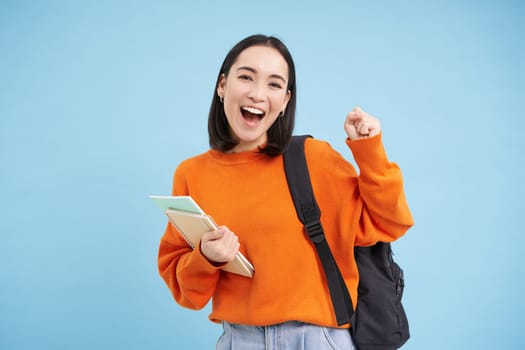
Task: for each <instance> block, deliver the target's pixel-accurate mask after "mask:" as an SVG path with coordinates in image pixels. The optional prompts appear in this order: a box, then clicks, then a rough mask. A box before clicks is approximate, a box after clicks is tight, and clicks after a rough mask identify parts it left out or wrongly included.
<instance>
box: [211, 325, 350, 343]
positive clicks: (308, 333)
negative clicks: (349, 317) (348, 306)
mask: <svg viewBox="0 0 525 350" xmlns="http://www.w3.org/2000/svg"><path fill="white" fill-rule="evenodd" d="M222 326H223V328H224V332H223V334H222V335H221V337H220V338H219V340H218V341H217V347H216V350H343V349H344V350H353V349H354V345H353V342H352V338H351V337H350V332H349V331H348V329H340V328H328V327H321V326H315V325H312V324H308V323H303V322H296V321H290V322H285V323H280V324H276V325H272V326H265V327H258V326H244V325H239V324H233V323H228V322H223V323H222Z"/></svg>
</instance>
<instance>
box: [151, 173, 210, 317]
mask: <svg viewBox="0 0 525 350" xmlns="http://www.w3.org/2000/svg"><path fill="white" fill-rule="evenodd" d="M185 175H186V174H185V171H184V167H183V166H182V164H181V166H180V167H179V168H178V169H177V171H176V172H175V176H174V181H173V190H172V194H173V195H174V196H175V195H187V194H188V189H187V186H186V183H185V180H184V179H185ZM158 268H159V273H160V275H161V277H162V279H163V280H164V281H165V282H166V284H167V285H168V287H169V289H170V291H171V293H172V294H173V297H174V298H175V300H176V301H177V303H179V304H180V305H182V306H184V307H187V308H190V309H195V310H198V309H202V308H203V307H204V306H206V304H207V303H208V301H209V300H210V299H211V297H212V295H213V294H214V292H215V288H216V285H217V281H218V279H219V275H220V271H219V268H220V267H217V266H214V265H212V264H211V263H210V262H209V261H208V260H207V259H206V258H205V257H204V255H203V254H202V253H201V251H200V248H195V250H192V249H191V248H190V247H189V246H188V244H187V243H186V241H185V240H184V239H183V238H182V236H181V235H180V234H179V233H178V231H177V229H176V228H175V227H174V226H173V225H171V223H168V224H167V227H166V230H165V232H164V235H163V236H162V238H161V241H160V246H159V252H158Z"/></svg>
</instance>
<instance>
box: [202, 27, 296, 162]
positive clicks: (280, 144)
mask: <svg viewBox="0 0 525 350" xmlns="http://www.w3.org/2000/svg"><path fill="white" fill-rule="evenodd" d="M252 46H268V47H273V48H274V49H276V50H277V51H279V53H280V54H281V55H282V56H283V58H284V60H285V61H286V63H287V64H288V89H287V90H289V91H290V94H291V96H290V101H288V105H287V107H286V110H285V112H284V115H282V116H280V117H278V118H277V119H276V121H275V122H274V123H273V125H272V126H271V127H270V128H269V129H268V132H267V134H268V140H267V144H266V146H265V147H261V148H260V149H259V151H260V152H262V153H265V154H267V155H269V156H272V157H273V156H277V155H279V154H281V153H282V152H283V150H284V148H285V147H286V145H287V144H288V142H289V141H290V138H291V136H292V132H293V128H294V125H295V104H296V96H297V93H296V83H295V65H294V62H293V59H292V55H291V54H290V52H289V51H288V49H287V48H286V46H285V45H284V44H283V43H282V42H281V41H280V40H279V39H277V38H275V37H273V36H266V35H261V34H256V35H252V36H249V37H247V38H245V39H243V40H241V41H240V42H239V43H237V44H236V45H235V46H234V47H233V48H232V49H231V50H230V52H228V54H227V55H226V57H225V58H224V62H223V63H222V66H221V69H220V71H219V75H218V76H217V82H216V83H215V88H214V89H213V98H212V101H211V106H210V113H209V114H208V136H209V142H210V147H211V148H212V149H216V150H219V151H222V152H227V151H229V150H231V149H232V148H234V147H235V146H236V145H237V144H238V142H237V140H235V138H234V136H233V135H232V133H231V131H230V126H229V124H228V120H227V119H226V114H225V113H224V106H223V104H222V102H221V101H220V99H219V96H218V95H217V87H218V86H219V81H220V79H221V75H222V74H224V75H225V76H228V74H229V73H230V69H231V67H232V65H233V64H234V63H235V61H236V60H237V57H239V55H240V54H241V52H243V51H244V50H246V49H247V48H249V47H252Z"/></svg>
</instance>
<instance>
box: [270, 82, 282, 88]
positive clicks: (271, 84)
mask: <svg viewBox="0 0 525 350" xmlns="http://www.w3.org/2000/svg"><path fill="white" fill-rule="evenodd" d="M270 86H271V87H273V88H275V89H282V88H283V87H282V86H281V84H279V83H270Z"/></svg>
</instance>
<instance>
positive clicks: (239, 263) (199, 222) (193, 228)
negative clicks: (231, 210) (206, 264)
mask: <svg viewBox="0 0 525 350" xmlns="http://www.w3.org/2000/svg"><path fill="white" fill-rule="evenodd" d="M150 198H151V199H153V200H154V201H155V203H157V205H158V206H159V207H160V208H161V209H162V210H164V213H165V214H166V215H167V216H168V218H169V220H170V222H171V223H172V225H173V226H175V228H177V231H179V233H180V234H181V235H182V236H183V237H184V239H185V240H186V242H187V243H188V245H189V246H190V247H191V248H192V249H194V248H195V247H197V246H198V244H199V242H200V240H201V237H202V235H203V234H204V233H206V232H209V231H213V230H217V229H218V226H217V224H216V223H215V222H214V221H213V219H212V218H211V217H210V216H209V215H207V214H205V213H204V211H203V210H202V209H201V208H200V207H199V206H198V205H197V203H195V201H194V200H193V199H192V198H191V197H189V196H150ZM221 269H222V270H224V271H227V272H232V273H236V274H239V275H243V276H246V277H253V273H254V268H253V266H252V264H251V263H250V262H249V261H248V259H246V258H245V257H244V255H242V254H241V252H238V253H237V255H236V256H235V259H234V260H232V261H230V262H229V263H227V264H226V265H224V266H223V267H221Z"/></svg>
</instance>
